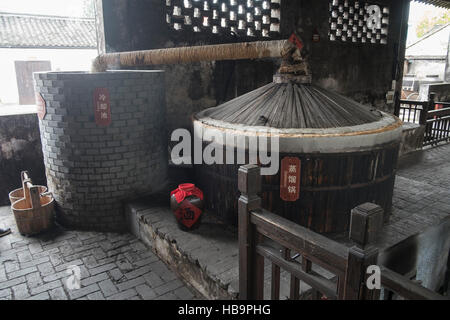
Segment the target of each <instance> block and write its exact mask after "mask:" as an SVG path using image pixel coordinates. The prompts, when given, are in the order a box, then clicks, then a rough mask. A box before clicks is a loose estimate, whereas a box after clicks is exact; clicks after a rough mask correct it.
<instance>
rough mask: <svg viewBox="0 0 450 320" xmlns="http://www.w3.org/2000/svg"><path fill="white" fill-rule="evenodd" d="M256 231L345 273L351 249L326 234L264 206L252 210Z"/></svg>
mask: <svg viewBox="0 0 450 320" xmlns="http://www.w3.org/2000/svg"><path fill="white" fill-rule="evenodd" d="M250 221H251V223H252V224H254V225H255V226H256V231H257V232H259V233H261V234H263V235H264V236H266V237H268V238H271V239H272V240H274V241H276V242H278V243H280V244H281V245H283V246H284V247H286V248H289V249H291V250H292V251H293V252H298V253H300V254H302V255H304V256H306V257H307V258H308V259H309V260H311V261H312V262H315V263H317V264H319V265H321V266H323V267H325V268H327V269H329V270H332V271H334V272H337V273H343V272H345V268H346V265H347V256H348V248H347V247H346V246H344V245H342V244H340V243H338V242H335V241H333V240H331V239H329V238H327V237H325V236H323V235H320V234H318V233H316V232H314V231H311V230H309V229H307V228H305V227H302V226H300V225H298V224H295V223H292V222H290V221H289V220H287V219H285V218H283V217H280V216H279V215H276V214H274V213H272V212H269V211H267V210H264V209H261V211H260V212H254V211H253V212H251V217H250Z"/></svg>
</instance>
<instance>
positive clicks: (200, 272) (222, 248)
mask: <svg viewBox="0 0 450 320" xmlns="http://www.w3.org/2000/svg"><path fill="white" fill-rule="evenodd" d="M126 216H127V222H128V226H129V228H130V231H131V232H132V233H133V234H134V235H136V236H137V237H138V238H140V239H141V240H142V241H143V242H144V243H146V244H147V245H148V246H149V247H151V248H152V250H153V251H154V252H155V253H156V254H157V255H158V256H159V257H160V258H161V259H162V260H163V261H164V262H165V263H167V264H168V265H169V266H170V267H171V268H172V269H173V270H174V271H176V272H177V273H178V274H179V275H180V276H182V277H183V278H184V279H185V280H186V281H187V282H188V283H189V284H191V285H192V286H193V287H194V288H195V289H197V290H198V291H199V292H200V293H201V294H202V295H203V296H204V297H205V298H207V299H237V297H238V286H239V284H238V256H239V253H238V243H237V234H235V233H234V232H232V231H231V230H230V229H228V227H227V226H225V225H224V224H222V223H220V222H218V221H216V220H215V219H213V218H212V217H211V216H210V215H208V214H205V215H204V216H203V219H202V224H201V226H200V227H199V228H198V229H196V230H193V231H190V232H185V231H182V230H180V229H179V228H178V226H177V223H176V221H175V217H174V216H173V213H172V211H171V210H170V208H169V207H168V204H167V203H164V201H163V200H161V199H155V197H153V198H152V199H149V200H148V201H135V202H132V203H129V204H127V206H126Z"/></svg>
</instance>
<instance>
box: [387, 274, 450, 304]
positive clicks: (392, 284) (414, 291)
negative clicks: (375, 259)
mask: <svg viewBox="0 0 450 320" xmlns="http://www.w3.org/2000/svg"><path fill="white" fill-rule="evenodd" d="M380 271H381V285H382V286H384V287H385V288H387V289H389V290H391V291H393V292H395V293H397V294H398V295H400V296H402V297H404V298H406V299H411V300H449V299H448V298H446V297H444V296H442V295H440V294H438V293H436V292H434V291H432V290H430V289H428V288H425V287H423V286H421V285H419V284H417V283H414V282H413V281H411V280H409V279H408V278H406V277H405V276H402V275H401V274H398V273H397V272H395V271H392V270H391V269H388V268H386V267H384V266H380Z"/></svg>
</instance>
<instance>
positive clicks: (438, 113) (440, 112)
mask: <svg viewBox="0 0 450 320" xmlns="http://www.w3.org/2000/svg"><path fill="white" fill-rule="evenodd" d="M448 115H450V107H449V108H442V109H435V110H429V111H428V115H427V118H428V119H430V118H432V117H442V116H448Z"/></svg>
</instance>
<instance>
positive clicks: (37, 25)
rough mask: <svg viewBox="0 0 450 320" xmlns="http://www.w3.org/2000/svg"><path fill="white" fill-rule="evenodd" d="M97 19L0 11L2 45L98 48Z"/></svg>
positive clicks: (12, 46)
mask: <svg viewBox="0 0 450 320" xmlns="http://www.w3.org/2000/svg"><path fill="white" fill-rule="evenodd" d="M96 44H97V40H96V32H95V20H94V19H85V18H70V17H56V16H41V15H27V14H15V13H0V47H3V48H5V47H7V48H96V47H97V45H96Z"/></svg>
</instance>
